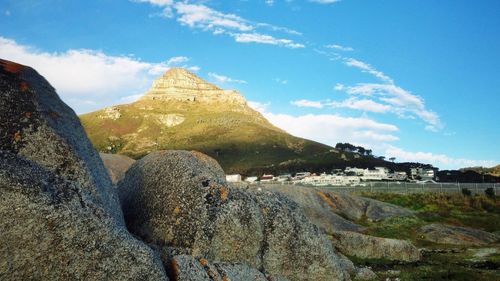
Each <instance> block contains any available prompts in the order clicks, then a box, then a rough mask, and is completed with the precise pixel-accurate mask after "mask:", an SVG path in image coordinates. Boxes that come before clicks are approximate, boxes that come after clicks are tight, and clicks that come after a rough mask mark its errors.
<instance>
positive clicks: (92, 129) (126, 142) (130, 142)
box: [80, 68, 388, 175]
mask: <svg viewBox="0 0 500 281" xmlns="http://www.w3.org/2000/svg"><path fill="white" fill-rule="evenodd" d="M80 118H81V121H82V123H83V125H84V127H85V130H86V131H87V134H88V136H89V138H90V139H91V141H92V142H93V144H94V146H95V147H96V148H97V149H98V150H99V151H101V152H106V153H118V154H125V155H128V156H131V157H132V158H136V159H137V158H140V157H142V156H144V155H146V154H147V153H149V152H151V151H154V150H162V149H186V150H198V151H201V152H204V153H206V154H208V155H210V156H212V157H214V158H216V159H217V160H218V161H219V162H220V164H221V166H222V167H223V168H224V169H225V170H226V172H227V173H242V174H246V175H249V174H260V173H262V172H264V171H268V172H269V171H270V172H275V173H280V172H295V171H301V170H305V169H307V170H314V171H328V172H329V171H331V169H332V168H342V167H345V166H346V165H351V166H358V167H370V166H375V165H386V164H388V162H385V161H383V160H381V159H377V158H374V157H366V156H360V155H358V154H355V153H350V152H339V151H338V150H335V149H334V148H332V147H330V146H327V145H324V144H320V143H317V142H314V141H310V140H306V139H302V138H298V137H294V136H292V135H290V134H288V133H286V132H284V131H283V130H281V129H279V128H277V127H275V126H273V125H272V124H271V123H269V122H268V121H267V120H266V119H265V118H264V117H263V116H262V115H261V114H260V113H258V112H257V111H255V110H253V109H252V108H250V107H249V106H248V105H247V102H246V100H245V98H244V97H243V96H242V95H240V94H239V93H238V92H237V91H233V90H222V89H220V88H218V87H217V86H215V85H212V84H210V83H207V82H205V81H204V80H202V79H201V78H199V77H197V76H196V75H194V74H192V73H190V72H188V71H187V70H184V69H179V68H174V69H170V70H169V71H167V72H166V73H165V74H164V75H162V76H161V77H159V78H158V79H157V80H155V81H154V82H153V86H152V88H151V89H150V90H149V91H148V92H147V93H146V94H145V95H144V96H143V97H142V98H141V99H139V100H138V101H137V102H134V103H131V104H125V105H118V106H113V107H108V108H104V109H102V110H98V111H95V112H92V113H88V114H84V115H81V116H80Z"/></svg>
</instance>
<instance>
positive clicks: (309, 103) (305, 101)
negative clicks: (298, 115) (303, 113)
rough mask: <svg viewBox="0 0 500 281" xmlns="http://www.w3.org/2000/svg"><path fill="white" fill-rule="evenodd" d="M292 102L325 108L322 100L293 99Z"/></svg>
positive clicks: (302, 105)
mask: <svg viewBox="0 0 500 281" xmlns="http://www.w3.org/2000/svg"><path fill="white" fill-rule="evenodd" d="M290 103H291V104H293V105H295V106H298V107H314V108H323V106H324V104H323V103H322V102H320V101H310V100H296V101H291V102H290Z"/></svg>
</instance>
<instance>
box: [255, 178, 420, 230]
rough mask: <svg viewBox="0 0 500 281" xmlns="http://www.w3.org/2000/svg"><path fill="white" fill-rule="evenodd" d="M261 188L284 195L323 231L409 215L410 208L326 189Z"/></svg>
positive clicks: (276, 186) (284, 186) (410, 213)
mask: <svg viewBox="0 0 500 281" xmlns="http://www.w3.org/2000/svg"><path fill="white" fill-rule="evenodd" d="M254 188H257V187H254ZM264 189H266V190H273V191H278V192H281V193H283V194H285V195H286V196H287V197H289V198H290V199H292V200H293V201H295V202H296V203H297V204H299V205H300V206H301V207H302V208H303V209H304V212H305V214H306V216H307V217H308V218H309V219H310V220H311V221H312V222H313V223H314V224H316V225H317V226H318V227H320V228H322V229H323V230H324V231H326V232H327V233H331V232H335V231H356V232H361V231H363V230H364V227H363V226H360V225H358V224H355V223H353V222H352V221H350V220H359V219H361V218H367V219H368V220H372V221H377V220H382V219H386V218H391V217H404V216H412V215H413V212H412V211H410V210H408V209H405V208H402V207H399V206H396V205H393V204H389V203H385V202H380V201H377V200H373V199H369V198H364V197H360V196H355V195H349V194H345V193H337V192H332V191H328V190H326V189H320V188H312V187H302V186H301V187H300V188H298V187H296V186H288V185H269V186H265V187H264ZM345 218H347V219H345Z"/></svg>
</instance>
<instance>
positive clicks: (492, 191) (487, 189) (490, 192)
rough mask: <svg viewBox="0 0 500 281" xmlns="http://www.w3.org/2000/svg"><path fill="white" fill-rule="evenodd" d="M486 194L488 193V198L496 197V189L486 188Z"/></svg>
mask: <svg viewBox="0 0 500 281" xmlns="http://www.w3.org/2000/svg"><path fill="white" fill-rule="evenodd" d="M484 194H486V196H487V197H488V198H495V190H494V189H493V187H488V188H486V190H485V191H484Z"/></svg>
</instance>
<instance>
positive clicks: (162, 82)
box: [141, 68, 246, 105]
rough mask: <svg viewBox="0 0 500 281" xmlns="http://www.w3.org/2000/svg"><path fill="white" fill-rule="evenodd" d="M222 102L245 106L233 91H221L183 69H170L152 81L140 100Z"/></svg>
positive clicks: (242, 98)
mask: <svg viewBox="0 0 500 281" xmlns="http://www.w3.org/2000/svg"><path fill="white" fill-rule="evenodd" d="M151 99H153V100H162V101H169V100H172V101H201V102H224V103H233V104H240V105H245V104H246V100H245V98H244V97H243V96H242V95H241V94H240V93H238V92H237V91H235V90H222V89H221V88H219V87H217V86H215V85H213V84H210V83H207V82H206V81H204V80H203V79H201V78H200V77H198V76H196V75H195V74H193V73H191V72H189V71H187V70H186V69H183V68H171V69H169V70H168V71H167V72H165V73H164V74H163V75H162V76H160V77H159V78H157V79H156V80H155V81H153V85H152V87H151V89H149V91H148V92H147V93H146V95H145V96H143V97H142V98H141V100H151Z"/></svg>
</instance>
